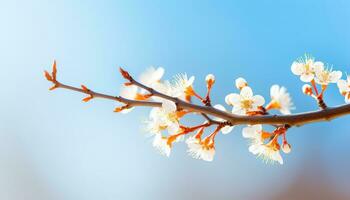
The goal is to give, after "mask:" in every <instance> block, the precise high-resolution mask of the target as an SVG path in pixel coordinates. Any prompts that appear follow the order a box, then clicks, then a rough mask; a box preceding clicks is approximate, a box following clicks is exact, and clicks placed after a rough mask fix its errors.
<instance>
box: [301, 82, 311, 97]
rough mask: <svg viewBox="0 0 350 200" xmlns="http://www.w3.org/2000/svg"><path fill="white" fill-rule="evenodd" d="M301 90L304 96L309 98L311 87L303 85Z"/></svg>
mask: <svg viewBox="0 0 350 200" xmlns="http://www.w3.org/2000/svg"><path fill="white" fill-rule="evenodd" d="M302 90H303V93H304V94H306V95H309V96H311V95H313V92H312V87H311V85H309V84H305V85H303V88H302Z"/></svg>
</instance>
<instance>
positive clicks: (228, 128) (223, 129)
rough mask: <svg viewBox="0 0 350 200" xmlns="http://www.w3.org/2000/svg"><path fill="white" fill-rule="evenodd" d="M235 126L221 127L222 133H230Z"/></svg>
mask: <svg viewBox="0 0 350 200" xmlns="http://www.w3.org/2000/svg"><path fill="white" fill-rule="evenodd" d="M233 128H234V126H224V127H223V128H222V129H221V132H222V134H228V133H230V132H231V131H232V130H233Z"/></svg>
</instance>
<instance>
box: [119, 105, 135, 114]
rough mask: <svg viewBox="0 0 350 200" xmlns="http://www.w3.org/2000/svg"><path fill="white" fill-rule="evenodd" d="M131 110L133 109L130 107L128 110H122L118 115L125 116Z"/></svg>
mask: <svg viewBox="0 0 350 200" xmlns="http://www.w3.org/2000/svg"><path fill="white" fill-rule="evenodd" d="M132 110H134V107H131V108H129V109H124V110H122V111H120V113H122V114H127V113H129V112H131V111H132Z"/></svg>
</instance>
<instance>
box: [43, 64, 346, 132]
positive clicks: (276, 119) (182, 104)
mask: <svg viewBox="0 0 350 200" xmlns="http://www.w3.org/2000/svg"><path fill="white" fill-rule="evenodd" d="M120 72H121V74H122V75H123V77H124V78H125V79H126V80H128V81H129V84H133V85H136V86H138V87H140V88H142V89H145V90H146V91H148V92H149V93H150V94H149V95H150V96H157V97H160V98H163V99H167V100H169V101H172V102H174V103H176V105H177V108H178V109H186V110H188V111H192V112H196V113H199V114H201V115H202V116H203V117H204V118H205V119H206V120H207V121H209V122H210V123H211V124H225V125H230V126H233V125H242V124H251V125H252V124H268V125H288V127H291V126H302V125H305V124H309V123H315V122H324V121H330V120H332V119H335V118H339V117H342V116H345V115H349V114H350V104H345V105H340V106H337V107H324V108H323V109H322V110H317V111H311V112H304V113H297V114H291V115H262V116H261V115H258V116H240V115H236V114H232V113H229V112H225V111H221V110H219V109H216V108H214V107H211V106H208V105H210V104H207V105H204V106H202V105H197V104H193V103H190V102H186V101H183V100H181V99H179V98H175V97H171V96H168V95H166V94H163V93H160V92H158V91H156V90H155V89H153V88H150V87H148V86H146V85H144V84H141V83H139V82H137V81H136V80H135V79H133V78H132V76H131V75H130V74H129V73H128V72H127V71H125V70H123V69H120ZM56 74H57V69H56V62H55V63H54V65H53V71H52V73H51V75H50V74H49V73H48V72H47V71H45V76H46V79H47V80H48V81H50V82H52V83H53V84H54V85H53V87H51V88H50V89H51V90H52V89H56V88H63V89H68V90H72V91H76V92H80V93H84V94H87V95H89V96H88V97H87V98H85V99H84V100H85V101H88V100H90V99H92V98H95V97H96V98H104V99H109V100H113V101H117V102H121V103H123V104H125V106H124V107H125V108H129V107H136V106H145V107H161V106H162V104H161V102H151V101H139V100H131V99H127V98H123V97H122V96H112V95H107V94H102V93H98V92H94V91H92V90H90V89H87V87H85V86H83V85H82V88H78V87H73V86H69V85H65V84H63V83H61V82H59V81H57V79H56ZM207 99H209V98H208V96H207ZM209 116H215V117H218V118H221V119H223V120H226V121H224V122H219V121H216V120H213V119H211V118H210V117H209Z"/></svg>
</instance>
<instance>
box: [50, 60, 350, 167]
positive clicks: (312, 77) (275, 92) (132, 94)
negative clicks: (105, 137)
mask: <svg viewBox="0 0 350 200" xmlns="http://www.w3.org/2000/svg"><path fill="white" fill-rule="evenodd" d="M291 70H292V72H293V74H295V75H297V76H300V80H301V81H302V82H305V83H306V84H305V85H304V86H302V91H303V93H304V94H306V95H308V96H311V97H313V98H314V99H315V100H316V102H317V103H318V106H319V108H320V109H321V110H319V111H314V112H308V113H300V114H291V111H292V110H293V109H294V105H293V102H292V99H291V96H290V94H289V93H288V92H287V89H286V88H285V87H283V86H280V85H272V86H271V88H270V100H269V101H268V102H267V101H266V100H265V98H264V97H263V96H261V95H254V93H253V90H252V88H251V87H250V84H248V82H247V81H246V80H245V79H244V78H242V77H240V78H237V79H236V80H235V82H234V86H235V87H236V88H237V90H238V93H230V94H228V95H227V96H226V97H225V98H224V100H225V102H226V104H227V105H228V106H231V107H232V108H231V109H230V110H227V109H226V108H225V106H223V105H220V104H216V105H212V102H211V91H212V88H213V85H214V83H215V76H214V75H213V74H208V75H207V76H206V77H205V79H204V80H203V81H204V82H205V84H206V87H207V92H206V94H205V95H203V96H202V95H200V94H198V93H197V92H196V90H195V88H194V81H195V77H194V76H190V77H189V76H187V75H186V74H179V75H176V76H174V78H173V79H171V80H163V79H162V78H163V75H164V72H165V70H164V69H163V68H161V67H159V68H153V67H152V68H149V69H147V70H146V71H145V72H144V73H142V74H141V75H140V77H139V79H138V80H136V79H134V78H133V77H132V76H131V75H130V74H129V73H128V72H127V71H125V70H124V69H122V68H120V73H121V75H122V76H123V77H124V79H125V80H126V82H125V84H124V85H123V87H122V90H121V93H120V96H111V95H106V94H101V93H97V92H94V91H92V90H90V89H88V88H87V87H86V86H84V85H81V88H76V87H72V86H68V85H65V84H62V83H60V82H59V81H57V79H56V74H57V69H56V62H54V64H53V70H52V73H49V72H47V71H45V77H46V79H47V80H48V81H50V82H52V83H53V84H54V85H53V87H51V88H50V90H53V89H56V88H64V89H69V90H73V91H76V92H82V93H85V94H87V95H88V96H87V97H86V98H84V99H83V101H84V102H88V101H90V100H91V99H94V98H105V99H111V100H115V101H118V102H120V103H122V104H124V105H122V106H120V107H117V108H115V110H114V111H115V112H121V113H128V112H130V111H131V110H132V109H133V108H134V107H136V106H147V107H152V109H151V111H150V114H149V119H148V120H147V121H146V127H147V131H148V132H149V133H151V135H152V137H153V146H154V148H155V149H157V151H158V152H160V153H161V154H162V155H165V156H170V154H171V150H172V148H173V146H174V144H175V143H178V142H183V141H185V143H186V144H187V146H188V153H189V155H190V156H192V157H193V158H196V159H202V160H205V161H212V160H213V159H214V155H215V138H216V136H217V135H218V133H220V132H221V133H223V134H228V133H230V132H231V131H232V130H233V128H234V126H236V125H244V124H245V125H246V127H244V128H243V130H242V135H243V137H244V138H247V139H248V140H249V142H250V145H249V151H250V152H251V153H252V154H254V155H256V156H258V157H261V158H263V159H264V160H266V161H267V162H271V163H280V164H283V158H282V156H281V154H280V151H282V152H284V153H286V154H287V153H290V151H291V145H290V144H289V143H288V142H287V139H286V133H287V130H288V129H289V128H291V127H293V126H300V125H303V124H306V123H313V122H317V121H328V120H330V119H333V118H336V117H340V116H343V115H347V114H349V113H350V106H349V104H345V105H342V106H339V107H334V108H330V107H328V106H327V105H326V103H325V102H324V100H323V96H324V93H325V91H326V89H327V87H328V86H329V84H331V83H336V84H337V86H338V88H339V91H340V94H341V95H343V96H344V97H345V102H346V103H349V102H350V77H347V79H346V80H343V79H341V77H342V72H341V71H334V70H332V68H330V67H325V65H324V64H323V63H322V62H320V61H315V59H314V58H312V57H311V56H305V57H303V58H300V59H298V60H297V61H295V62H293V64H292V66H291ZM319 87H320V88H319ZM196 102H198V103H200V105H198V104H196ZM273 110H276V111H279V112H280V115H276V114H270V113H271V112H273ZM193 114H197V115H198V114H199V115H200V116H202V117H203V123H201V124H199V125H196V126H185V125H184V124H185V123H184V120H183V117H184V116H186V115H193ZM263 125H270V126H272V127H274V130H273V131H270V132H268V131H266V129H264V127H263ZM211 126H214V127H215V128H214V129H213V131H212V132H208V131H209V130H211V129H208V128H209V127H211Z"/></svg>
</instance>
